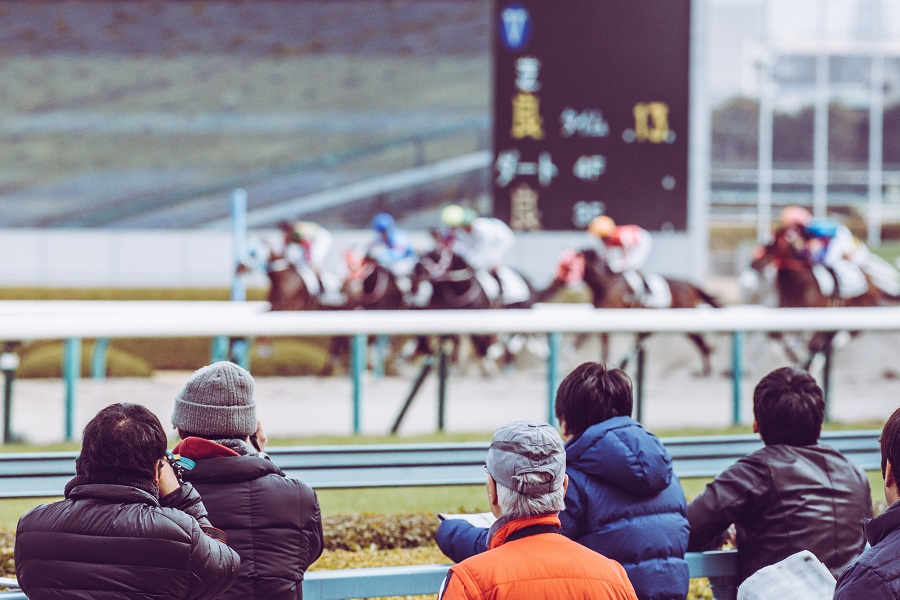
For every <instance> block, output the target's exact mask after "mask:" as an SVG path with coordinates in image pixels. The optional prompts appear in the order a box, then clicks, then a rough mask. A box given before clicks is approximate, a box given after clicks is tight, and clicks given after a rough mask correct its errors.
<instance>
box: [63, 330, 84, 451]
mask: <svg viewBox="0 0 900 600" xmlns="http://www.w3.org/2000/svg"><path fill="white" fill-rule="evenodd" d="M63 378H64V379H65V384H66V424H65V429H66V441H69V442H70V441H72V440H74V439H75V401H76V392H77V386H78V380H79V379H80V378H81V338H68V339H67V340H66V342H65V350H64V352H63Z"/></svg>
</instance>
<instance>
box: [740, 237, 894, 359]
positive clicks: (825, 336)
mask: <svg viewBox="0 0 900 600" xmlns="http://www.w3.org/2000/svg"><path fill="white" fill-rule="evenodd" d="M769 265H772V266H773V267H775V287H776V291H777V292H778V306H779V307H780V308H831V307H841V306H853V307H860V306H885V305H888V304H891V303H892V302H891V297H889V296H887V295H886V294H884V293H882V292H881V291H880V290H879V289H878V288H877V287H876V286H875V285H873V284H872V282H871V281H868V282H867V283H868V289H867V290H866V291H865V293H863V294H860V295H859V296H855V297H853V298H842V297H841V296H840V293H839V289H838V286H839V284H838V282H837V281H835V286H834V293H833V294H830V295H827V294H825V293H823V292H822V288H821V287H820V286H819V281H818V279H817V278H816V275H815V273H814V272H813V268H814V267H813V263H812V261H811V260H810V257H809V252H808V250H807V247H806V241H805V240H804V239H803V237H802V236H801V234H800V233H799V232H798V231H797V230H796V229H795V228H792V227H783V228H781V229H779V230H778V231H776V232H775V234H774V236H773V239H772V241H771V242H770V243H769V244H768V245H766V246H765V247H763V248H762V249H761V251H760V253H759V255H758V256H757V257H756V258H755V259H754V260H753V262H752V263H751V264H750V266H751V268H752V269H754V270H755V271H757V272H758V273H760V274H761V273H763V271H764V270H765V268H766V267H767V266H769ZM867 279H868V278H867ZM835 335H836V332H818V333H815V334H813V336H812V338H811V339H810V340H809V342H808V343H807V344H806V346H807V350H808V352H809V355H808V357H807V358H806V360H804V361H803V362H802V363H801V360H800V357H799V356H798V354H797V351H796V350H795V349H794V348H792V347H791V345H790V343H789V341H788V340H787V339H785V338H784V336H783V335H781V334H777V333H776V334H773V337H775V338H777V339H781V340H782V341H783V343H784V349H785V353H786V354H787V355H788V357H789V358H790V359H791V361H793V362H795V363H800V366H801V367H803V368H804V369H808V368H809V366H810V364H811V363H812V361H813V360H814V359H815V357H816V356H817V355H818V354H820V353H821V352H824V351H825V350H826V349H827V348H828V346H829V345H830V344H831V341H832V339H833V338H834V336H835Z"/></svg>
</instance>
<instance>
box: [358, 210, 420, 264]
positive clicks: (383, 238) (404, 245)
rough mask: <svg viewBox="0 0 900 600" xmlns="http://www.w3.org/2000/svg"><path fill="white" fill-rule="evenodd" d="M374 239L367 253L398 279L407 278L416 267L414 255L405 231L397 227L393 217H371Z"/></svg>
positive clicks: (385, 214) (381, 215)
mask: <svg viewBox="0 0 900 600" xmlns="http://www.w3.org/2000/svg"><path fill="white" fill-rule="evenodd" d="M372 229H373V231H374V232H375V238H374V239H373V240H372V241H371V242H369V247H368V251H367V253H368V254H369V256H371V257H372V258H374V259H375V260H376V261H378V263H379V264H380V265H382V266H384V267H387V268H388V269H390V270H391V271H392V272H393V273H394V275H397V276H398V277H408V276H409V274H410V273H411V272H412V269H413V267H414V266H415V265H416V259H417V256H416V253H415V251H414V250H413V248H412V243H411V242H410V240H409V236H408V235H407V234H406V232H405V231H403V230H402V229H400V228H399V227H397V223H396V221H394V217H392V216H391V215H389V214H387V213H378V214H377V215H375V216H374V217H372Z"/></svg>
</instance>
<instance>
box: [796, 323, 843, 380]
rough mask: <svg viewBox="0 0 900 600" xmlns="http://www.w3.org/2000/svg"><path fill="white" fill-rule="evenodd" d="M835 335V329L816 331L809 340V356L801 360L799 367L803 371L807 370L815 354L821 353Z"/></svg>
mask: <svg viewBox="0 0 900 600" xmlns="http://www.w3.org/2000/svg"><path fill="white" fill-rule="evenodd" d="M836 335H837V332H836V331H827V332H826V331H820V332H818V333H816V334H815V335H814V336H813V337H812V339H811V340H810V341H809V346H808V347H809V356H808V357H807V358H806V360H805V361H803V364H802V365H800V368H801V369H803V370H804V371H809V369H810V367H812V363H813V361H814V360H815V359H816V357H817V356H819V355H820V354H823V353H824V352H825V351H826V350H827V348H828V346H829V345H830V344H831V341H832V340H833V339H834V336H836Z"/></svg>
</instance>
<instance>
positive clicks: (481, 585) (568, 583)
mask: <svg viewBox="0 0 900 600" xmlns="http://www.w3.org/2000/svg"><path fill="white" fill-rule="evenodd" d="M559 527H560V523H559V518H558V517H557V516H556V515H544V516H540V517H528V518H525V519H516V520H513V521H510V522H508V523H506V524H505V525H503V526H502V527H501V528H500V529H498V530H497V532H496V533H495V534H494V536H493V537H492V538H491V541H490V544H489V547H488V551H487V552H482V553H481V554H476V555H475V556H473V557H471V558H468V559H466V560H464V561H462V562H461V563H459V564H458V565H455V566H453V567H451V568H450V572H449V573H447V578H446V579H445V580H444V584H443V585H442V586H441V592H440V594H439V595H438V598H439V600H560V599H561V598H565V599H566V600H582V599H584V600H587V599H591V600H637V596H636V595H635V593H634V588H633V587H632V586H631V582H630V581H628V576H627V575H626V574H625V569H623V568H622V565H620V564H619V563H617V562H616V561H614V560H611V559H609V558H606V557H605V556H603V555H601V554H598V553H596V552H594V551H593V550H589V549H587V548H585V547H584V546H582V545H581V544H578V543H576V542H573V541H572V540H570V539H568V538H566V537H565V536H562V535H560V534H559Z"/></svg>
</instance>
